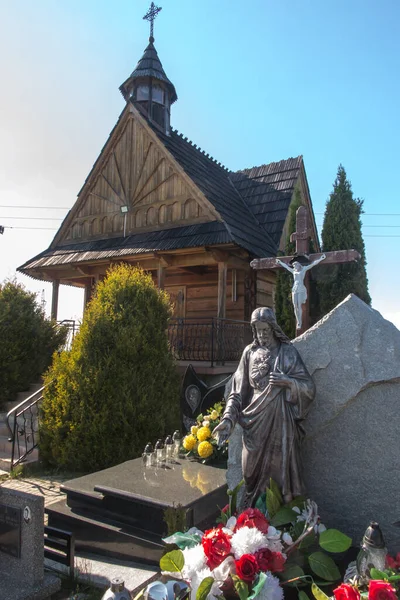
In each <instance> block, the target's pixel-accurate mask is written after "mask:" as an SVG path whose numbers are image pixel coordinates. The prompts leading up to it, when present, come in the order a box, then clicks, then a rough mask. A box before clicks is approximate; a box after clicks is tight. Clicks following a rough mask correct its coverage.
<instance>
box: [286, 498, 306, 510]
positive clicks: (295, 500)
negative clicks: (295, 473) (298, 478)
mask: <svg viewBox="0 0 400 600" xmlns="http://www.w3.org/2000/svg"><path fill="white" fill-rule="evenodd" d="M305 501H306V499H305V498H304V496H296V498H293V500H292V501H291V502H288V504H285V506H288V507H289V508H293V507H294V506H297V508H300V510H303V508H304V502H305Z"/></svg>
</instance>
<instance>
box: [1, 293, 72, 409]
mask: <svg viewBox="0 0 400 600" xmlns="http://www.w3.org/2000/svg"><path fill="white" fill-rule="evenodd" d="M66 334H67V332H66V330H65V329H60V328H58V327H57V324H56V323H55V322H54V321H49V320H48V319H46V316H45V314H44V312H43V310H42V308H41V306H40V305H39V304H38V303H37V300H36V294H34V293H32V292H29V291H28V290H26V289H25V287H24V286H23V285H21V284H19V283H17V282H16V281H5V282H4V283H2V284H0V340H1V343H0V406H1V405H2V403H4V402H6V401H10V400H14V399H15V397H16V395H17V393H18V392H20V391H23V390H26V389H28V388H29V386H30V384H31V383H35V382H37V381H38V380H39V379H40V377H41V375H42V374H43V373H44V371H45V370H46V369H47V367H48V366H49V365H50V363H51V358H52V355H53V352H55V351H56V350H58V349H59V348H61V347H62V346H63V344H64V343H65V339H66Z"/></svg>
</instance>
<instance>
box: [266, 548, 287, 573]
mask: <svg viewBox="0 0 400 600" xmlns="http://www.w3.org/2000/svg"><path fill="white" fill-rule="evenodd" d="M285 562H286V558H285V557H284V556H283V554H282V553H281V552H273V553H272V564H271V568H270V570H271V571H272V572H273V573H281V572H282V571H283V569H284V564H285Z"/></svg>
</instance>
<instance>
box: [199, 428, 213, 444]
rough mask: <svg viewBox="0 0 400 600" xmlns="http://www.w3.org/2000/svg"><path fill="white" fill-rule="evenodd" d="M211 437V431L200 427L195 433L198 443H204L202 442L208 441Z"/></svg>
mask: <svg viewBox="0 0 400 600" xmlns="http://www.w3.org/2000/svg"><path fill="white" fill-rule="evenodd" d="M209 437H211V429H210V428H209V427H200V429H199V430H198V432H197V439H198V440H199V442H204V440H208V438H209Z"/></svg>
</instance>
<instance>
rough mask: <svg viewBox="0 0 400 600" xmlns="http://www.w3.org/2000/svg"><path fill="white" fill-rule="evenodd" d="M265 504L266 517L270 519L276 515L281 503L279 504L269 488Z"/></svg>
mask: <svg viewBox="0 0 400 600" xmlns="http://www.w3.org/2000/svg"><path fill="white" fill-rule="evenodd" d="M266 504H267V511H268V516H269V518H270V519H272V517H273V516H274V515H276V513H277V512H278V510H279V509H280V507H281V503H280V502H279V498H277V497H276V496H275V494H274V492H273V491H272V490H270V489H269V488H267V496H266Z"/></svg>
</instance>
